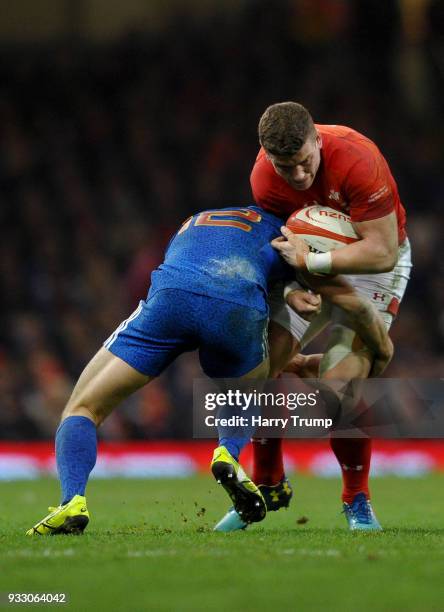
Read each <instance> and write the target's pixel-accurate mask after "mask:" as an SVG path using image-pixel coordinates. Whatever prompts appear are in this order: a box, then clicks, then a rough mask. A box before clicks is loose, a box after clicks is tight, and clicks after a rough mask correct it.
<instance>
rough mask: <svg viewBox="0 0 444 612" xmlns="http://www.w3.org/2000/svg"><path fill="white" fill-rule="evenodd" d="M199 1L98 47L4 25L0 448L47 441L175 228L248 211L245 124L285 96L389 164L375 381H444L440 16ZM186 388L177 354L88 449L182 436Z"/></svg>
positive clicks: (184, 366)
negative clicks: (408, 266) (408, 255)
mask: <svg viewBox="0 0 444 612" xmlns="http://www.w3.org/2000/svg"><path fill="white" fill-rule="evenodd" d="M74 4H75V3H74ZM111 4H113V3H111ZM138 4H139V5H141V3H140V1H139V2H138ZM148 4H149V3H148ZM164 4H166V5H168V1H167V2H166V3H164ZM210 4H212V6H209V5H208V3H205V2H202V6H201V7H199V2H195V3H184V2H182V3H181V2H172V1H171V7H170V9H171V10H170V11H168V14H167V15H165V14H163V17H162V21H161V23H159V24H157V25H156V26H154V25H153V24H151V23H149V20H146V21H144V20H143V19H140V20H138V21H137V23H132V24H131V27H128V24H126V25H125V31H118V32H117V33H113V35H112V36H111V35H110V36H109V37H102V38H99V39H98V38H94V37H93V36H92V37H91V36H88V35H86V34H82V31H81V29H80V30H79V31H78V32H77V31H75V28H70V30H69V32H68V33H65V34H64V35H63V36H60V35H57V36H53V37H48V38H47V39H43V40H42V38H40V39H39V40H35V41H33V40H32V32H31V35H30V34H29V30H32V27H31V26H32V24H29V23H27V24H26V27H27V30H28V38H27V39H26V40H22V41H20V40H9V39H8V36H7V35H5V28H3V29H2V38H1V39H0V51H1V53H0V116H1V121H0V196H1V206H0V218H1V227H2V233H1V241H0V266H1V269H0V287H1V289H0V291H1V341H0V398H1V399H0V402H1V408H0V438H2V439H12V440H22V439H47V438H51V437H52V435H53V433H54V431H55V428H56V426H57V421H58V419H59V416H60V412H61V410H62V408H63V405H64V403H65V401H66V399H67V397H68V396H69V393H70V391H71V388H72V385H73V383H74V382H75V380H76V379H77V377H78V375H79V374H80V372H81V370H82V369H83V367H84V365H85V364H86V363H87V361H88V360H89V359H90V358H91V357H92V355H93V354H94V353H95V352H96V350H97V349H98V348H99V346H100V345H101V343H102V342H103V341H104V340H105V339H106V338H107V337H108V335H110V333H111V332H112V331H113V330H114V328H115V327H116V326H117V325H118V324H119V322H120V321H121V320H122V319H124V318H126V317H127V316H128V314H129V313H130V312H131V311H132V310H133V309H134V307H135V305H136V304H137V302H138V300H139V299H140V298H144V297H145V295H146V292H147V289H148V286H149V282H150V273H151V271H152V270H153V269H154V268H155V267H156V266H157V265H158V264H159V263H160V261H161V259H162V254H163V249H164V247H165V244H166V242H167V240H168V237H169V236H170V234H171V233H172V232H174V231H175V229H176V227H177V226H178V224H179V223H180V222H181V221H182V220H183V219H184V218H186V217H187V216H188V215H190V214H192V213H194V212H196V211H198V210H201V209H206V208H213V207H221V206H231V205H235V204H246V203H250V202H251V193H250V186H249V174H250V171H251V168H252V165H253V162H254V159H255V156H256V153H257V149H258V144H257V135H256V127H257V122H258V119H259V117H260V115H261V114H262V112H263V110H264V109H265V108H266V107H267V106H268V105H269V104H271V103H273V102H277V101H283V100H296V101H299V102H302V103H303V104H305V105H306V106H307V107H308V108H309V109H310V110H311V112H312V115H313V116H314V119H315V121H317V122H318V123H336V124H345V125H349V126H351V127H354V128H355V129H357V130H359V131H362V132H363V133H365V134H366V135H367V136H369V137H370V138H372V139H373V140H375V141H376V143H377V144H378V145H379V147H380V148H381V150H382V151H383V153H384V155H385V156H386V158H387V160H388V161H389V163H390V166H391V168H392V171H393V174H394V176H395V178H396V180H397V182H398V185H399V189H400V193H401V198H402V200H403V202H404V205H405V206H406V208H407V212H408V233H409V236H410V239H411V241H412V243H413V254H414V269H413V276H412V280H411V284H410V286H409V288H408V291H407V295H406V298H405V301H404V303H403V305H402V308H401V311H400V315H399V319H398V320H397V322H396V323H395V325H394V327H393V333H392V337H393V339H394V341H395V345H396V356H395V358H394V361H393V363H392V365H391V366H390V369H389V371H388V372H387V376H396V377H438V376H442V375H443V372H444V351H443V349H444V274H443V273H444V270H443V265H442V260H443V256H444V247H443V235H444V232H443V214H442V206H443V200H444V173H443V141H444V95H443V91H444V2H442V1H441V0H413V1H410V2H409V1H403V0H381V1H379V0H378V1H375V0H276V1H274V0H250V1H241V0H239V1H238V2H236V3H233V2H230V3H227V4H226V6H224V2H223V0H221V1H220V2H213V3H210ZM128 5H131V1H130V0H129V2H128ZM69 6H70V7H71V9H72V8H73V6H74V5H73V4H70V3H69V2H68V3H67V7H69ZM81 7H83V9H84V10H86V9H87V8H88V0H83V1H82V2H79V3H78V5H76V10H75V11H74V13H75V15H77V18H79V11H80V8H81ZM203 9H204V10H203ZM80 21H81V20H79V22H80ZM3 39H4V40H3ZM199 374H200V370H199V366H198V363H197V360H196V357H195V356H194V355H185V356H183V357H181V358H180V359H179V360H178V361H177V362H176V363H175V364H174V365H173V366H172V367H171V368H170V369H169V371H168V372H167V373H166V374H164V375H163V376H162V377H161V378H160V379H159V380H158V381H156V382H155V383H154V384H153V385H151V386H149V387H148V388H146V389H144V390H142V391H141V392H139V393H138V394H137V395H136V396H134V397H133V398H131V399H130V400H128V401H127V402H126V403H125V404H124V406H122V408H121V409H120V410H118V411H116V412H115V414H114V415H113V416H112V417H111V418H110V419H109V420H108V421H107V422H106V424H105V425H104V427H103V428H102V430H101V435H102V436H103V437H104V438H107V439H122V438H139V439H152V438H180V437H183V436H190V434H191V407H192V384H191V383H192V379H193V377H196V376H199Z"/></svg>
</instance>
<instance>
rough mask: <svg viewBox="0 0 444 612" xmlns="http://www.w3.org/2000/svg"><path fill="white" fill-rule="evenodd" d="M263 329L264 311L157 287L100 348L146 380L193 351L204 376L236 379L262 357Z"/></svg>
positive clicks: (264, 349) (265, 324)
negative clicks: (197, 356) (105, 349)
mask: <svg viewBox="0 0 444 612" xmlns="http://www.w3.org/2000/svg"><path fill="white" fill-rule="evenodd" d="M267 327H268V316H267V313H266V312H262V311H259V310H257V309H254V308H248V307H247V306H241V305H238V304H233V303H232V302H226V301H225V300H220V299H217V298H212V297H208V296H205V295H198V294H196V293H191V292H189V291H183V290H180V289H162V290H159V291H156V292H155V293H154V294H153V295H151V294H150V295H149V296H148V298H147V300H145V301H141V302H140V304H139V306H138V308H137V309H136V310H135V311H134V312H133V314H132V315H131V316H130V317H129V318H128V319H126V320H125V321H123V322H122V323H121V324H120V325H119V327H118V328H117V329H116V330H115V332H114V333H113V334H111V336H110V337H109V338H108V340H106V342H105V343H104V346H105V348H107V349H108V350H109V351H111V353H113V354H114V355H116V356H117V357H120V359H123V361H126V363H128V364H129V365H130V366H132V367H133V368H135V369H136V370H138V371H139V372H142V374H146V375H147V376H158V375H159V374H161V373H162V371H163V370H164V369H165V368H166V367H167V366H168V365H169V364H170V363H172V361H174V359H176V357H178V356H179V355H181V354H182V353H184V352H186V351H193V350H195V349H199V359H200V363H201V366H202V369H203V371H204V372H205V374H207V375H208V376H210V377H213V378H237V377H240V376H243V375H244V374H246V373H247V372H249V371H250V370H252V369H253V368H255V367H256V366H258V365H259V364H260V363H262V361H263V360H264V359H265V358H266V357H267V356H268V344H267Z"/></svg>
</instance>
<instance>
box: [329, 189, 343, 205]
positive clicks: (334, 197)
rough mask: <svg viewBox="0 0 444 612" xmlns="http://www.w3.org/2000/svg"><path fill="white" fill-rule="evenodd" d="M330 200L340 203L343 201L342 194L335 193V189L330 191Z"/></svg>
mask: <svg viewBox="0 0 444 612" xmlns="http://www.w3.org/2000/svg"><path fill="white" fill-rule="evenodd" d="M328 199H329V200H334V201H335V202H340V201H341V200H342V198H341V194H340V193H339V191H335V190H334V189H330V193H329V195H328Z"/></svg>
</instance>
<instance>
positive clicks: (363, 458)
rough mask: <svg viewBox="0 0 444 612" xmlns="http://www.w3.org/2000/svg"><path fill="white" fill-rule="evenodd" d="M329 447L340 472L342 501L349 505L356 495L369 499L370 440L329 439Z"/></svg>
mask: <svg viewBox="0 0 444 612" xmlns="http://www.w3.org/2000/svg"><path fill="white" fill-rule="evenodd" d="M330 446H331V449H332V451H333V452H334V454H335V455H336V459H337V460H338V462H339V465H340V466H341V470H342V483H343V489H342V501H344V502H347V503H348V504H350V503H351V502H352V501H353V498H354V497H355V495H357V493H365V494H366V496H367V497H370V493H369V489H368V474H369V471H370V460H371V454H372V441H371V440H370V438H330Z"/></svg>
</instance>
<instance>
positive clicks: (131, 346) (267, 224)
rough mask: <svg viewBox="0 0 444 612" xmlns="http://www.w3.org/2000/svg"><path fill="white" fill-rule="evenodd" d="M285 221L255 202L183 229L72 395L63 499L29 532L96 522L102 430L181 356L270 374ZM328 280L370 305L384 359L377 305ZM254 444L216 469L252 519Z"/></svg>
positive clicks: (284, 271) (348, 300) (257, 499)
mask: <svg viewBox="0 0 444 612" xmlns="http://www.w3.org/2000/svg"><path fill="white" fill-rule="evenodd" d="M281 224H282V220H281V219H279V218H278V217H275V216H274V215H272V214H271V213H267V212H265V211H263V210H261V209H260V208H258V207H254V206H248V207H241V208H226V209H221V210H211V211H206V212H202V213H199V214H197V215H194V216H193V217H190V218H189V219H188V220H187V221H186V222H185V223H184V224H183V225H182V227H181V228H180V229H179V231H178V232H177V233H176V234H175V236H174V237H173V239H172V240H171V242H170V244H169V246H168V249H167V251H166V255H165V260H164V262H163V263H162V265H161V266H160V267H159V268H158V269H157V270H155V271H154V272H153V274H152V278H151V287H150V290H149V293H148V297H147V299H146V300H145V301H141V302H140V304H139V306H138V308H137V309H136V310H135V311H134V312H133V314H132V315H131V316H130V317H129V318H128V319H126V320H125V321H124V322H123V323H122V324H121V325H120V326H119V327H118V328H117V329H116V330H115V332H114V333H113V334H112V335H111V336H110V337H109V338H108V339H107V340H106V342H105V343H104V346H103V347H102V348H101V349H100V350H99V351H98V353H97V354H96V355H95V357H93V359H92V360H91V361H90V363H89V364H88V365H87V366H86V368H85V370H84V371H83V373H82V374H81V376H80V378H79V380H78V382H77V384H76V386H75V388H74V390H73V393H72V396H71V398H70V399H69V401H68V404H67V406H66V408H65V410H64V412H63V415H62V421H61V424H60V426H59V428H58V430H57V433H56V440H55V442H56V460H57V469H58V474H59V479H60V484H61V489H62V495H61V503H60V505H59V506H58V507H56V508H51V509H50V510H51V512H50V514H48V515H47V516H46V517H44V518H43V519H42V520H41V521H39V522H38V523H36V525H34V527H32V528H31V529H29V530H28V531H27V534H28V535H37V534H38V535H52V534H57V533H64V534H69V533H71V534H79V533H81V532H82V531H83V530H84V528H85V527H86V525H87V523H88V521H89V513H88V510H87V506H86V499H85V488H86V484H87V481H88V477H89V474H90V472H91V470H92V469H93V467H94V465H95V462H96V456H97V435H96V429H97V427H98V426H99V425H100V424H101V423H102V422H103V421H104V419H106V417H107V416H108V415H109V414H110V412H111V411H112V410H113V409H114V408H115V407H116V406H117V405H118V404H119V403H120V402H121V401H122V400H123V399H125V398H126V397H127V396H128V395H130V394H131V393H133V392H134V391H136V390H137V389H139V388H140V387H142V386H144V385H146V384H147V383H149V382H150V381H151V380H152V379H153V378H155V377H156V376H159V374H161V373H162V372H163V370H165V368H166V367H167V366H168V365H169V364H170V363H171V362H172V361H173V360H174V359H175V358H176V357H177V356H178V355H180V354H181V353H183V352H185V351H192V350H195V349H198V351H199V359H200V363H201V366H202V369H203V371H204V372H205V374H207V375H208V376H210V377H215V378H239V379H243V378H255V379H265V378H267V376H268V374H269V368H270V363H269V356H268V347H267V327H268V305H267V293H268V290H269V289H270V287H271V285H272V284H273V282H274V281H278V280H279V279H283V278H285V277H287V276H288V274H289V272H292V269H291V268H289V267H288V265H287V264H285V263H284V261H283V260H282V259H281V257H280V256H279V254H278V253H277V251H276V250H274V249H273V248H272V247H271V245H270V241H271V240H273V239H274V238H276V237H277V236H279V235H280V227H281ZM326 282H328V283H330V289H331V292H330V293H328V285H326V286H327V289H326V294H325V296H326V297H327V298H328V299H331V300H332V302H333V303H335V304H336V305H338V306H340V307H342V308H344V309H345V310H347V311H348V312H356V313H358V314H359V316H361V315H362V313H363V308H367V309H370V310H367V312H370V315H371V316H370V319H371V320H368V319H367V320H366V325H365V326H364V328H363V330H362V333H363V334H365V335H366V341H367V342H368V343H370V344H371V343H372V342H373V346H374V351H375V354H376V355H377V356H379V357H380V359H381V360H382V362H387V361H388V360H389V359H390V357H391V343H390V340H389V339H388V336H387V333H386V331H385V327H384V325H383V323H382V321H380V320H379V317H378V316H377V315H376V313H373V311H372V310H371V309H372V307H371V305H370V304H369V303H367V302H366V300H365V298H362V297H359V296H358V295H357V294H355V292H354V290H353V289H352V288H351V287H349V286H348V285H347V284H346V283H345V282H344V284H342V283H343V281H341V279H340V278H339V277H335V278H334V279H331V280H330V279H329V280H328V281H326ZM338 287H340V288H341V290H340V291H338ZM312 299H313V298H309V299H308V302H310V300H312ZM373 315H374V316H373ZM367 324H368V326H367ZM247 442H248V438H242V439H240V438H222V439H220V440H219V446H218V448H216V450H215V452H214V456H213V461H212V471H213V474H214V475H215V476H216V478H217V480H218V481H220V482H221V483H222V485H223V486H224V488H225V489H226V491H227V493H228V494H229V496H230V498H231V499H232V501H233V504H234V508H235V509H236V511H237V512H238V513H239V514H240V515H241V516H242V519H243V520H245V522H247V523H249V522H256V521H260V520H262V519H263V518H264V516H265V513H266V504H265V501H264V497H263V495H262V493H261V491H260V490H259V489H258V487H257V486H256V485H255V484H254V483H253V482H252V481H251V480H250V478H248V476H247V475H246V474H245V472H244V471H243V469H242V468H241V466H240V465H239V463H238V457H239V453H240V451H241V450H242V447H243V445H245V444H246V443H247Z"/></svg>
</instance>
